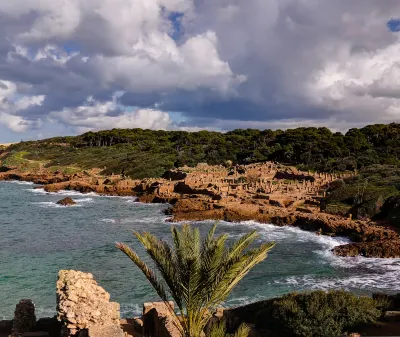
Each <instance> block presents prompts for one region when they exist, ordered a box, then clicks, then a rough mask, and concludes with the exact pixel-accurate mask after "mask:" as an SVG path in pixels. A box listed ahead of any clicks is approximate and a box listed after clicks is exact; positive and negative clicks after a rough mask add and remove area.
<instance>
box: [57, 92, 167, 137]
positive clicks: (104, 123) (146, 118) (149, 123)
mask: <svg viewBox="0 0 400 337" xmlns="http://www.w3.org/2000/svg"><path fill="white" fill-rule="evenodd" d="M117 97H118V94H115V95H114V96H113V99H112V100H111V101H106V102H100V101H96V100H95V99H94V98H93V97H88V98H87V99H86V101H85V102H84V104H83V105H82V106H79V107H76V108H64V109H62V110H60V111H53V112H51V113H50V119H52V120H54V121H57V122H62V123H63V124H66V125H70V126H75V127H77V128H78V130H80V131H85V132H86V131H93V130H102V129H112V128H142V129H153V130H166V129H167V128H168V127H169V126H170V125H171V123H172V121H171V119H170V117H169V114H168V113H166V112H163V111H159V110H154V109H137V110H134V111H121V110H120V108H119V107H118V106H117Z"/></svg>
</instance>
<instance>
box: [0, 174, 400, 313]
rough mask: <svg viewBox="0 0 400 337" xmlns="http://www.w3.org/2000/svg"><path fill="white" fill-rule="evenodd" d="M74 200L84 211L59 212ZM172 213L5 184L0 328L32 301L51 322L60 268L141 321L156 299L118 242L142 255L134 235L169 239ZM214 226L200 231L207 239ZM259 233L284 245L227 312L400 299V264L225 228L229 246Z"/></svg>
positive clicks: (329, 241) (297, 233) (328, 242)
mask: <svg viewBox="0 0 400 337" xmlns="http://www.w3.org/2000/svg"><path fill="white" fill-rule="evenodd" d="M67 195H69V196H72V197H73V198H74V199H75V200H76V201H77V202H78V205H77V206H73V207H68V208H65V207H61V206H57V205H56V204H55V202H57V201H58V200H60V199H61V198H63V197H65V196H67ZM166 207H167V206H165V205H148V204H141V203H137V202H135V199H134V198H120V197H101V196H97V195H92V194H89V195H87V194H86V195H82V194H78V193H75V192H71V191H65V192H60V193H57V194H56V193H52V194H47V193H45V192H44V191H43V190H40V189H39V190H35V189H33V185H30V184H27V183H16V182H11V183H10V182H0V319H5V318H10V317H12V315H13V311H14V308H15V304H16V303H18V301H19V300H20V299H22V298H31V299H32V300H33V301H34V302H35V304H36V310H37V316H38V317H45V316H51V315H53V314H54V313H55V306H56V297H55V283H56V279H57V272H58V270H60V269H76V270H81V271H85V272H91V273H93V274H94V276H95V278H96V280H97V281H98V282H99V284H100V285H101V286H103V287H104V288H105V289H106V290H107V291H108V292H109V293H110V294H111V298H112V300H115V301H117V302H119V303H120V304H121V313H122V316H125V317H126V316H128V317H129V316H133V315H138V314H139V313H140V310H141V307H142V303H143V302H145V301H149V300H156V299H157V296H156V295H155V294H154V293H153V291H152V289H151V287H150V286H149V285H148V283H147V281H146V280H145V279H144V277H143V276H142V275H141V274H140V272H139V271H138V270H137V269H136V267H135V266H134V265H133V264H132V263H131V262H130V260H129V259H128V258H127V257H126V256H125V255H123V254H122V253H121V252H119V251H118V250H117V249H116V248H115V242H116V241H123V242H127V243H129V244H130V245H131V246H132V247H133V248H135V249H137V250H138V251H139V252H140V253H143V251H142V250H141V249H140V246H139V245H138V244H137V242H136V241H135V240H134V238H133V236H132V234H131V233H132V230H139V231H141V230H146V231H151V232H152V233H154V234H157V235H158V236H160V237H163V238H165V239H168V238H169V235H170V226H171V223H169V222H165V220H166V219H167V217H166V216H165V215H164V214H163V210H164V209H165V208H166ZM211 224H212V222H211V221H210V222H199V223H196V224H195V225H196V226H200V228H201V229H202V230H204V231H206V230H207V229H208V228H209V227H210V226H211ZM176 225H177V226H180V225H181V224H176ZM252 229H257V231H259V233H260V241H276V242H277V245H276V247H275V248H274V249H273V251H272V253H271V254H270V256H269V257H268V259H267V260H266V261H265V262H263V263H261V264H260V265H259V266H257V267H256V268H255V269H254V270H253V271H252V272H251V273H250V274H249V275H248V276H247V277H246V278H245V279H244V281H243V282H242V283H241V284H240V285H239V286H238V287H237V288H236V289H235V291H234V293H233V294H232V296H231V298H230V299H229V300H228V302H227V305H240V304H245V303H249V302H252V301H256V300H260V299H263V298H270V297H273V296H277V295H281V294H284V293H287V292H290V291H294V290H306V289H328V288H345V289H348V290H352V291H355V292H357V293H360V294H370V293H371V292H375V291H386V292H396V291H400V259H393V260H384V259H365V258H338V257H334V256H333V255H332V254H331V253H330V249H332V248H333V247H334V246H335V245H338V244H342V243H345V242H348V241H347V240H346V239H344V238H330V237H323V236H317V235H315V234H314V233H309V232H304V231H301V230H299V229H296V228H289V227H284V228H281V227H276V226H273V225H262V224H257V223H255V222H244V223H240V224H232V223H226V222H221V223H220V224H219V228H218V230H219V232H226V233H229V235H230V238H231V239H235V238H237V237H239V236H240V235H242V234H244V233H247V232H248V231H250V230H252ZM142 256H143V254H142Z"/></svg>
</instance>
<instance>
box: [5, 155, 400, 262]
mask: <svg viewBox="0 0 400 337" xmlns="http://www.w3.org/2000/svg"><path fill="white" fill-rule="evenodd" d="M342 178H345V175H342V176H340V175H327V174H321V173H313V174H312V173H310V172H308V173H306V172H300V171H297V170H296V169H295V168H292V167H284V166H282V165H277V164H275V163H263V164H253V165H249V166H242V167H233V168H224V167H222V166H208V165H203V166H200V167H199V166H198V167H197V168H182V169H179V170H175V171H167V172H166V173H165V174H164V176H163V178H158V179H155V178H153V179H144V180H132V179H127V178H124V177H121V176H119V175H112V176H108V177H104V176H102V175H101V174H100V170H90V171H83V172H81V173H76V174H73V175H72V174H71V175H68V174H63V173H60V172H55V173H49V172H44V173H29V172H27V173H24V172H18V171H17V170H9V171H7V172H0V180H20V181H29V182H32V183H34V184H37V185H39V188H44V190H45V191H47V192H58V191H60V190H74V191H78V192H81V193H89V192H94V193H98V194H100V195H117V196H136V197H137V198H138V201H140V202H144V203H169V204H171V207H170V208H169V209H168V211H167V213H168V214H169V215H171V216H172V217H171V220H170V221H201V220H225V221H231V222H240V221H247V220H254V221H257V222H260V223H270V224H274V225H277V226H294V227H299V228H301V229H303V230H307V231H312V232H315V233H316V234H318V235H330V236H344V237H348V238H349V239H350V240H351V241H353V242H352V243H350V244H346V245H342V246H338V247H335V248H334V249H333V253H334V254H336V255H338V256H358V255H361V256H364V257H378V258H398V257H400V236H399V233H398V232H397V231H395V230H393V229H391V228H389V227H387V226H386V227H385V226H381V225H378V224H376V223H374V222H372V221H365V220H352V219H351V218H345V217H342V216H338V215H331V214H327V213H323V212H321V211H320V203H321V201H322V200H323V198H324V196H325V193H326V190H327V189H328V187H329V185H330V184H331V183H333V182H334V181H335V180H337V179H342Z"/></svg>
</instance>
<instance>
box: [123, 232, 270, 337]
mask: <svg viewBox="0 0 400 337" xmlns="http://www.w3.org/2000/svg"><path fill="white" fill-rule="evenodd" d="M215 230H216V225H214V226H213V227H212V228H211V230H210V231H209V233H208V235H207V236H206V237H205V238H204V239H203V240H202V239H201V238H200V232H199V229H198V228H192V227H191V226H190V225H183V227H182V229H181V230H179V229H177V228H176V227H172V238H173V245H172V246H170V245H169V244H168V243H167V242H165V241H163V240H160V239H158V238H157V237H156V236H154V235H152V234H150V233H147V232H144V233H138V232H135V233H134V234H135V236H136V238H137V239H138V240H139V241H140V242H141V243H142V245H143V246H144V248H145V249H146V251H147V254H148V255H149V256H150V258H151V259H152V260H153V262H154V263H155V266H156V268H157V270H158V272H159V275H160V276H161V278H162V279H163V281H164V282H161V281H160V278H159V277H158V276H157V275H156V273H155V272H154V271H153V270H151V269H150V268H149V266H148V265H147V264H146V263H145V262H144V261H143V260H142V259H141V258H140V257H139V256H138V255H137V254H136V252H134V251H133V250H132V249H131V248H130V247H129V246H127V245H126V244H123V243H117V247H118V248H119V249H120V250H121V251H122V252H124V253H125V254H126V255H127V256H128V257H129V258H130V259H131V260H132V261H133V262H134V263H135V264H136V266H138V267H139V269H140V270H141V271H142V272H143V274H144V275H145V276H146V278H147V279H148V281H149V282H150V283H151V285H152V286H153V288H154V289H155V291H156V292H157V294H158V295H159V296H160V297H161V299H162V300H163V301H164V303H165V304H166V305H167V307H169V309H170V311H171V313H172V314H173V315H175V317H176V319H175V321H176V322H178V323H176V324H177V327H178V329H179V331H180V332H181V336H182V337H202V336H204V332H203V331H204V328H205V327H206V325H207V323H208V322H209V320H210V318H211V317H212V313H213V312H214V311H215V309H216V308H217V307H218V306H220V305H221V303H223V302H224V301H225V300H226V298H227V297H228V295H229V293H230V292H231V291H232V289H233V288H234V287H235V286H236V285H237V284H238V283H239V281H240V280H241V279H242V278H243V277H244V276H245V275H246V274H247V273H248V272H249V271H250V270H251V269H252V268H253V267H254V266H255V265H256V264H258V263H260V262H261V261H263V260H264V259H265V258H266V257H267V253H268V252H269V251H270V250H271V248H272V247H273V246H274V245H275V243H264V244H262V245H261V246H259V247H257V248H252V249H248V248H249V246H250V245H251V244H252V243H253V242H254V241H255V240H256V239H257V238H258V234H257V233H256V232H255V231H253V232H251V233H248V234H246V235H244V236H242V237H241V238H240V239H239V240H238V241H236V242H235V243H234V244H233V245H232V246H231V247H230V248H228V247H226V245H225V242H226V240H227V238H228V235H227V234H222V235H220V236H218V237H214V234H215ZM165 288H167V289H168V293H169V294H170V295H171V296H172V298H173V300H174V301H175V303H176V305H177V307H178V308H179V312H178V313H175V312H174V310H173V308H172V307H171V306H170V305H169V302H168V301H169V298H168V295H167V291H166V290H165ZM248 333H249V328H248V327H246V326H241V327H240V328H239V330H238V331H237V332H236V334H235V337H246V336H247V335H248ZM225 335H226V331H225V330H224V326H222V325H221V324H215V325H213V326H212V329H211V333H210V335H209V336H210V337H222V336H225Z"/></svg>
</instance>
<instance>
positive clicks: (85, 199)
mask: <svg viewBox="0 0 400 337" xmlns="http://www.w3.org/2000/svg"><path fill="white" fill-rule="evenodd" d="M74 201H75V202H78V203H80V202H94V200H93V198H82V199H74Z"/></svg>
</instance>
